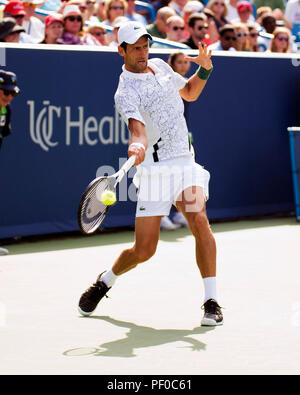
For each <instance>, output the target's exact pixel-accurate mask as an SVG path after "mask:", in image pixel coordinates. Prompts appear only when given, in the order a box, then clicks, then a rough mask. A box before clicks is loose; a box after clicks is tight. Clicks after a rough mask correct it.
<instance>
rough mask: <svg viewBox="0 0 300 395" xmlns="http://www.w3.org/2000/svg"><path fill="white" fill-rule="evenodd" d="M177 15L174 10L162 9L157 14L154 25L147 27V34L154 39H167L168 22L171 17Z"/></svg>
mask: <svg viewBox="0 0 300 395" xmlns="http://www.w3.org/2000/svg"><path fill="white" fill-rule="evenodd" d="M172 15H176V14H175V11H174V10H173V8H170V7H162V8H160V9H159V10H158V11H157V13H156V18H155V21H154V23H152V24H150V25H147V27H146V29H147V32H148V33H149V34H150V35H151V36H152V37H158V38H163V39H166V38H167V31H166V30H167V20H168V18H170V16H172Z"/></svg>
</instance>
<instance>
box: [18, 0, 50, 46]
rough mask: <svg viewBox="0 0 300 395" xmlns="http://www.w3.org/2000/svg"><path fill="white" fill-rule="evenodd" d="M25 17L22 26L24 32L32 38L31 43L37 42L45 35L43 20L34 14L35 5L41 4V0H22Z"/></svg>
mask: <svg viewBox="0 0 300 395" xmlns="http://www.w3.org/2000/svg"><path fill="white" fill-rule="evenodd" d="M22 2H23V6H24V10H25V17H24V19H23V23H22V26H23V27H24V29H25V32H26V33H27V34H28V35H29V36H30V37H31V38H32V42H33V43H39V42H41V41H42V40H43V38H44V36H45V28H44V24H43V22H41V21H40V19H38V18H37V17H36V16H34V14H35V10H36V7H37V6H38V5H42V4H43V2H44V1H43V0H30V1H26V0H22Z"/></svg>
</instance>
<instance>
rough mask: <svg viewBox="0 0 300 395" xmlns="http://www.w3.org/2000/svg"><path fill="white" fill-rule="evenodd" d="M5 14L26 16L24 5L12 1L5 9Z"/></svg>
mask: <svg viewBox="0 0 300 395" xmlns="http://www.w3.org/2000/svg"><path fill="white" fill-rule="evenodd" d="M3 12H4V13H5V12H7V13H8V14H10V15H13V16H15V15H25V10H24V6H23V3H22V2H21V1H10V2H9V3H7V4H6V5H5V7H4V10H3Z"/></svg>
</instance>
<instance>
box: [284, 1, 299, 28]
mask: <svg viewBox="0 0 300 395" xmlns="http://www.w3.org/2000/svg"><path fill="white" fill-rule="evenodd" d="M285 17H286V19H287V20H288V21H289V22H290V23H291V24H292V28H294V27H295V25H300V0H288V2H287V5H286V9H285Z"/></svg>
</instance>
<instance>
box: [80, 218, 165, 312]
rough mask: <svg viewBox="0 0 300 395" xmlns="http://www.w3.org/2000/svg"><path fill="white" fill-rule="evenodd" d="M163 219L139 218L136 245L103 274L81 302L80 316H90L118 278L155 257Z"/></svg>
mask: <svg viewBox="0 0 300 395" xmlns="http://www.w3.org/2000/svg"><path fill="white" fill-rule="evenodd" d="M161 218H162V217H139V218H136V223H135V243H134V245H133V247H132V248H128V249H126V250H124V251H122V252H121V254H120V255H119V257H118V258H117V259H116V261H115V263H114V264H113V267H112V269H111V270H109V271H108V272H106V273H101V274H100V275H99V276H98V278H97V280H96V282H95V283H94V284H93V285H92V286H91V287H89V288H88V289H87V290H86V291H85V292H84V293H83V294H82V295H81V298H80V300H79V306H78V310H79V312H80V314H82V315H84V316H89V315H90V314H92V313H93V311H94V310H95V309H96V307H97V305H98V303H99V302H100V300H101V299H102V298H103V297H104V296H106V294H107V292H108V291H109V289H110V288H111V286H112V285H113V283H114V282H115V280H116V278H117V277H118V276H119V275H121V274H123V273H126V272H128V271H129V270H131V269H133V268H135V267H136V266H137V265H138V264H139V263H142V262H145V261H147V260H148V259H150V258H151V257H152V255H154V253H155V251H156V247H157V243H158V240H159V232H160V221H161Z"/></svg>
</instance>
